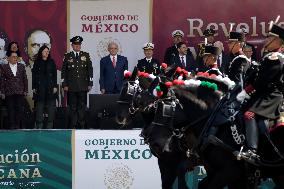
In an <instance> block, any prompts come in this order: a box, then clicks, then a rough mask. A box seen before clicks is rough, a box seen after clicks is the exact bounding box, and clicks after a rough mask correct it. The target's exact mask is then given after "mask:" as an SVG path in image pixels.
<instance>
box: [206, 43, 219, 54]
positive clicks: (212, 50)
mask: <svg viewBox="0 0 284 189" xmlns="http://www.w3.org/2000/svg"><path fill="white" fill-rule="evenodd" d="M207 54H212V55H215V56H218V55H219V54H221V50H220V48H219V47H215V46H213V45H206V46H205V49H204V55H207Z"/></svg>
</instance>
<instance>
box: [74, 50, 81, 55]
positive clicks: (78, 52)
mask: <svg viewBox="0 0 284 189" xmlns="http://www.w3.org/2000/svg"><path fill="white" fill-rule="evenodd" d="M72 52H73V53H74V55H76V53H79V54H80V52H81V51H78V52H76V51H74V50H72ZM79 54H78V55H79Z"/></svg>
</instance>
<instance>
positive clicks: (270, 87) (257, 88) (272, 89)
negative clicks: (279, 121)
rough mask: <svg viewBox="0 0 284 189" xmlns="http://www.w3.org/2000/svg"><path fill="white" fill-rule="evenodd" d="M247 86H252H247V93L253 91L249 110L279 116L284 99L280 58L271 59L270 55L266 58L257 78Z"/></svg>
mask: <svg viewBox="0 0 284 189" xmlns="http://www.w3.org/2000/svg"><path fill="white" fill-rule="evenodd" d="M247 86H250V87H246V91H247V93H248V94H250V93H251V99H250V100H249V101H248V107H249V108H248V110H249V111H252V112H254V113H256V114H257V115H260V116H263V117H265V118H269V119H276V118H278V117H279V114H280V105H281V102H282V99H283V94H282V87H283V63H282V62H281V61H280V60H279V59H276V60H271V59H270V58H269V56H268V57H266V58H264V60H263V61H262V62H261V64H260V67H259V73H258V75H257V78H256V79H255V80H254V81H253V83H248V84H247ZM248 89H250V90H248Z"/></svg>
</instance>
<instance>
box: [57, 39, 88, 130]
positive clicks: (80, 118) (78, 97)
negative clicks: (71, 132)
mask: <svg viewBox="0 0 284 189" xmlns="http://www.w3.org/2000/svg"><path fill="white" fill-rule="evenodd" d="M82 41H83V38H82V37H81V36H75V37H73V38H72V39H71V40H70V42H71V43H72V49H73V50H72V51H71V52H69V53H66V54H65V55H64V60H63V66H62V70H61V71H62V73H61V79H62V87H63V89H64V91H67V94H68V95H67V97H68V106H69V107H70V109H71V126H72V127H73V128H76V127H77V128H84V126H85V114H86V112H85V111H86V105H87V93H88V91H90V90H91V88H92V86H93V67H92V61H91V59H90V55H89V53H87V52H84V51H81V43H82Z"/></svg>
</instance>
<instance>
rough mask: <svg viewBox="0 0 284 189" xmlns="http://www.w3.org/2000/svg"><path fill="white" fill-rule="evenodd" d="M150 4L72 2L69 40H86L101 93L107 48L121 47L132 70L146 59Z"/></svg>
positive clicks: (112, 0) (137, 0)
mask: <svg viewBox="0 0 284 189" xmlns="http://www.w3.org/2000/svg"><path fill="white" fill-rule="evenodd" d="M150 2H151V0H119V1H117V0H106V1H71V2H70V37H72V36H75V35H81V36H82V37H83V38H84V41H83V44H82V49H83V50H84V51H87V52H89V53H90V55H91V58H92V61H93V68H94V87H93V89H92V91H91V93H94V92H96V93H97V92H99V73H100V72H99V71H100V59H101V58H102V57H104V56H106V55H108V54H109V53H108V51H107V44H108V43H109V42H111V41H114V42H116V43H117V44H118V47H119V52H118V53H119V54H121V55H123V56H126V57H127V59H128V62H129V69H130V70H132V69H133V67H134V66H135V65H136V64H137V61H138V59H141V58H144V54H143V50H142V47H143V44H144V43H146V42H148V41H150V38H151V37H150V34H151V32H150V28H151V27H150V23H151V16H152V14H151V3H150Z"/></svg>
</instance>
